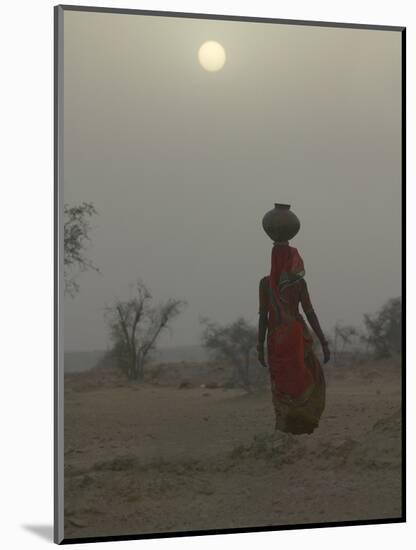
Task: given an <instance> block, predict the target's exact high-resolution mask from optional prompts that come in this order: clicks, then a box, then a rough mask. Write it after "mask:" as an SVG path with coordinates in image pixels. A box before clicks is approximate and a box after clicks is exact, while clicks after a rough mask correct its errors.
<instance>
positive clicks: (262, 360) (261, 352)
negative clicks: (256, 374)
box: [257, 344, 267, 369]
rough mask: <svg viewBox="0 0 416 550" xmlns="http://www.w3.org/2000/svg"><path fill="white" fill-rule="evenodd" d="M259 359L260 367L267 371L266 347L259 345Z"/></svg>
mask: <svg viewBox="0 0 416 550" xmlns="http://www.w3.org/2000/svg"><path fill="white" fill-rule="evenodd" d="M257 359H258V360H259V363H260V365H261V366H262V367H264V368H266V369H267V363H266V359H265V358H264V346H263V345H262V344H258V345H257Z"/></svg>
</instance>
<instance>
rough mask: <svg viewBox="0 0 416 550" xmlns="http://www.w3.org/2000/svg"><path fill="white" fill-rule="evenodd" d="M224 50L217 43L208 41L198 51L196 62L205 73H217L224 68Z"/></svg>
mask: <svg viewBox="0 0 416 550" xmlns="http://www.w3.org/2000/svg"><path fill="white" fill-rule="evenodd" d="M225 60H226V55H225V50H224V48H223V46H221V44H220V43H219V42H215V41H214V40H209V41H208V42H204V43H203V44H202V46H201V47H200V48H199V50H198V61H199V63H200V64H201V67H202V68H204V69H205V70H206V71H219V70H221V69H222V68H223V67H224V64H225Z"/></svg>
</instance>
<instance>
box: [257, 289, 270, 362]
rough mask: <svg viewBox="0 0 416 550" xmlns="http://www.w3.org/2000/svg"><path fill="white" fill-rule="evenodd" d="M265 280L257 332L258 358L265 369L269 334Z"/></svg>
mask: <svg viewBox="0 0 416 550" xmlns="http://www.w3.org/2000/svg"><path fill="white" fill-rule="evenodd" d="M265 287H266V284H265V279H262V280H261V281H260V285H259V325H258V332H257V357H258V360H259V362H260V364H261V365H263V367H267V364H266V360H265V357H264V342H265V339H266V333H267V317H268V310H267V293H266V292H267V289H266V288H265Z"/></svg>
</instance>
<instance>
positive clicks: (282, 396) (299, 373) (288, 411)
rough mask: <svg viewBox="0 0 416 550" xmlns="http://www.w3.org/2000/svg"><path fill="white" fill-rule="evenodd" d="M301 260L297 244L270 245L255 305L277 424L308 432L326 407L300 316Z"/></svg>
mask: <svg viewBox="0 0 416 550" xmlns="http://www.w3.org/2000/svg"><path fill="white" fill-rule="evenodd" d="M304 274H305V271H304V266H303V261H302V258H301V257H300V255H299V253H298V251H297V249H296V248H293V247H291V246H289V245H275V246H274V247H273V251H272V267H271V272H270V276H269V277H264V278H263V279H262V280H261V282H260V309H261V310H263V311H264V309H266V310H267V355H268V365H269V371H270V379H271V387H272V396H273V404H274V408H275V414H276V429H279V430H281V431H284V432H290V433H296V434H299V433H311V432H312V431H313V430H314V429H315V428H316V427H317V426H318V424H319V419H320V417H321V414H322V412H323V410H324V407H325V379H324V375H323V371H322V367H321V365H320V363H319V360H318V358H317V357H316V355H315V353H314V351H313V349H312V345H313V341H312V337H311V334H310V332H309V330H308V328H307V325H306V323H305V321H304V319H303V317H302V316H301V315H300V313H299V309H298V308H299V303H301V304H302V308H303V310H304V312H305V313H308V312H309V311H312V305H311V303H310V299H309V294H308V290H307V286H306V283H305V280H304V278H303V277H304Z"/></svg>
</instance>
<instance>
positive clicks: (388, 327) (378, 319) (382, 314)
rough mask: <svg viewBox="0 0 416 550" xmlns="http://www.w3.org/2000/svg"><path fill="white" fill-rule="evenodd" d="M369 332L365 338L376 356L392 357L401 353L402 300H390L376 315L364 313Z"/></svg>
mask: <svg viewBox="0 0 416 550" xmlns="http://www.w3.org/2000/svg"><path fill="white" fill-rule="evenodd" d="M364 324H365V327H366V331H367V333H366V334H365V335H364V337H363V340H364V341H365V342H367V343H368V345H369V346H370V347H371V348H372V349H373V351H374V354H375V356H376V358H383V357H390V356H391V355H392V354H395V353H401V346H402V301H401V299H400V298H392V299H390V300H388V301H387V302H386V303H385V304H384V305H383V307H382V308H381V309H380V311H379V312H378V313H376V314H374V315H369V314H366V315H364Z"/></svg>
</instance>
